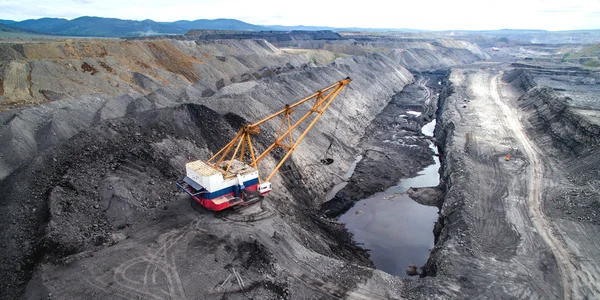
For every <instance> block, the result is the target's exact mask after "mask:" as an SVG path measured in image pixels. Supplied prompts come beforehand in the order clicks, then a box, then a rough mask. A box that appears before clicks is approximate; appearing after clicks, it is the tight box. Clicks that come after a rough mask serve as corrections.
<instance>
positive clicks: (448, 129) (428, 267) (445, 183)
mask: <svg viewBox="0 0 600 300" xmlns="http://www.w3.org/2000/svg"><path fill="white" fill-rule="evenodd" d="M448 75H449V74H448ZM442 83H443V87H442V91H441V92H440V95H439V98H438V105H437V111H436V112H435V117H436V126H435V130H434V137H435V145H436V146H437V148H438V154H439V160H440V169H439V171H438V172H439V174H440V184H439V187H440V189H441V190H442V192H443V193H444V194H446V193H447V191H448V189H449V188H450V186H451V185H452V178H451V174H452V172H455V171H454V164H453V161H452V159H451V158H450V155H451V154H449V153H448V152H447V151H446V149H448V148H449V146H448V143H449V142H450V139H449V137H450V136H452V134H453V131H454V124H453V123H452V122H449V121H447V120H446V118H444V117H443V112H444V110H445V109H446V105H447V101H448V98H449V97H450V96H452V94H453V92H454V90H453V87H452V82H450V80H444V81H442ZM442 205H443V203H442ZM445 219H446V218H445V216H444V215H443V214H441V213H440V214H439V217H438V220H437V222H436V223H435V225H434V228H433V240H434V245H435V248H434V249H433V251H432V252H431V253H432V254H431V255H430V256H429V259H428V260H427V262H426V263H425V265H424V266H423V268H422V272H421V277H431V276H436V275H437V271H438V270H437V261H436V259H437V257H436V255H435V254H436V253H437V249H438V241H439V240H440V238H441V237H442V234H443V233H444V237H442V238H447V237H448V232H447V231H446V232H443V228H444V225H445ZM440 244H441V243H440Z"/></svg>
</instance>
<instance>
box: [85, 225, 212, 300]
mask: <svg viewBox="0 0 600 300" xmlns="http://www.w3.org/2000/svg"><path fill="white" fill-rule="evenodd" d="M200 231H202V232H206V230H205V229H203V228H201V227H200V222H192V223H190V224H189V225H187V226H185V227H184V228H182V229H174V230H171V231H169V232H167V233H164V234H162V235H161V236H160V237H159V238H158V241H157V243H158V248H157V249H156V250H152V251H148V252H147V253H146V254H145V255H141V256H138V257H134V258H132V259H130V260H128V261H126V262H124V263H122V264H120V265H119V266H118V267H117V268H116V269H115V271H114V274H113V277H112V282H111V283H110V284H106V283H104V282H101V281H100V280H96V282H91V281H89V283H90V284H92V285H93V286H94V287H97V288H99V289H102V290H104V291H107V292H109V291H110V292H111V293H113V294H116V295H119V296H121V297H123V298H125V299H156V300H161V299H188V297H187V296H186V294H185V289H184V285H183V284H182V281H181V278H180V276H179V272H178V270H177V264H176V262H175V254H176V253H175V252H176V251H174V250H175V249H173V248H174V246H175V245H178V244H180V243H182V242H184V241H185V240H186V239H188V238H189V237H191V236H193V233H194V232H200ZM142 274H143V275H142ZM165 286H166V288H165ZM136 297H137V298H136Z"/></svg>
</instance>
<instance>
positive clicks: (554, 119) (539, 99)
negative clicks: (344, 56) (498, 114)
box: [519, 87, 600, 155]
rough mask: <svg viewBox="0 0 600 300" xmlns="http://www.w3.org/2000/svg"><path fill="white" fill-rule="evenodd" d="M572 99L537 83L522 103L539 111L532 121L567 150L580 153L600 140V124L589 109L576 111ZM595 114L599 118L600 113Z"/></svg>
mask: <svg viewBox="0 0 600 300" xmlns="http://www.w3.org/2000/svg"><path fill="white" fill-rule="evenodd" d="M569 101H570V99H569V98H568V97H561V96H559V95H557V94H556V93H555V92H554V91H553V90H552V89H551V88H548V87H535V88H532V89H530V90H529V91H528V92H527V93H526V94H525V95H523V96H521V98H519V106H521V107H523V108H524V109H526V110H533V111H535V113H534V114H532V116H531V117H530V119H529V121H530V123H531V124H532V125H533V126H534V127H535V128H536V129H537V130H539V131H542V132H545V133H546V134H548V135H550V136H551V137H552V139H553V140H554V142H555V144H556V146H557V147H558V148H561V149H563V150H565V152H567V153H573V154H575V155H579V154H582V153H583V152H586V151H589V150H593V149H596V148H597V147H598V145H599V144H600V124H598V123H597V122H594V121H593V120H592V119H588V116H586V115H584V114H585V112H575V111H574V110H575V109H574V108H572V107H570V106H569ZM592 113H593V112H592ZM594 114H597V113H594ZM592 118H596V119H598V117H597V116H594V117H592Z"/></svg>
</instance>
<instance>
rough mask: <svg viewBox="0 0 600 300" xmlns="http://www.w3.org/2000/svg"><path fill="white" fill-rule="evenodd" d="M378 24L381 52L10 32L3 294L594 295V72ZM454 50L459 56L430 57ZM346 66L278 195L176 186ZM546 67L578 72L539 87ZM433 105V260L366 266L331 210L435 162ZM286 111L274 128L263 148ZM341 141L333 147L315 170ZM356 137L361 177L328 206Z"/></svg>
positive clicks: (426, 195) (419, 194)
mask: <svg viewBox="0 0 600 300" xmlns="http://www.w3.org/2000/svg"><path fill="white" fill-rule="evenodd" d="M379 42H380V43H379V44H377V45H379V46H382V47H383V45H386V46H385V47H387V50H388V51H379V50H377V51H366V50H365V49H368V48H373V46H374V45H375V43H374V40H373V38H372V37H370V38H369V39H364V40H362V41H361V42H360V43H357V44H356V45H346V44H344V45H341V46H340V44H336V43H332V44H331V46H326V45H325V44H323V42H322V41H315V42H314V43H313V42H310V41H304V42H303V43H308V44H311V47H309V48H318V49H327V48H328V47H331V49H338V50H339V49H345V50H346V51H345V52H346V54H353V52H354V51H357V52H360V53H361V55H357V56H349V55H339V54H336V53H332V52H327V51H324V50H318V51H315V50H300V49H293V50H292V49H290V50H281V49H278V48H275V47H273V46H272V45H271V44H269V43H268V42H265V41H198V42H191V41H169V40H153V41H127V42H120V41H119V42H117V41H111V42H107V44H106V45H104V44H101V43H99V42H97V41H95V42H93V43H91V44H90V43H86V42H76V43H71V42H66V43H48V44H47V45H44V44H43V43H39V44H36V43H33V44H31V45H3V46H2V47H3V48H2V51H1V53H2V55H3V56H2V57H0V58H1V59H2V60H3V63H1V64H0V75H2V76H0V78H2V82H0V86H2V87H3V89H1V90H0V97H2V98H0V101H2V105H3V110H4V111H3V112H1V113H0V121H1V124H2V126H1V127H0V139H1V140H2V141H3V143H2V144H1V145H0V195H1V198H0V199H1V200H0V208H2V209H1V210H0V225H1V226H0V247H1V251H0V259H1V261H0V262H1V268H0V280H1V281H2V282H3V283H4V285H3V289H1V291H0V298H2V299H19V298H24V299H107V298H115V297H120V298H126V299H146V298H153V299H186V298H202V299H243V298H251V299H346V298H347V299H401V298H414V299H430V298H431V299H433V298H438V299H448V298H455V299H460V298H494V299H497V298H501V299H512V298H531V299H553V298H572V299H581V298H584V297H588V298H594V297H596V296H597V295H598V294H600V292H599V288H598V281H597V278H600V276H598V274H599V273H600V271H599V270H600V268H599V267H598V265H599V263H598V261H597V257H600V256H599V255H598V254H599V253H597V249H599V248H598V244H597V240H598V237H597V232H600V231H599V230H598V228H597V226H598V223H597V220H598V219H597V216H598V214H595V212H597V206H595V205H596V204H597V201H596V200H597V199H598V196H597V195H598V188H597V182H596V181H594V178H597V175H598V162H599V161H600V160H598V153H599V152H598V151H597V144H598V140H597V136H598V134H597V133H598V122H597V110H596V109H597V107H595V106H594V105H595V101H593V97H588V96H589V95H588V94H585V93H584V91H585V90H586V87H587V86H590V87H591V88H592V90H593V89H595V88H596V86H595V85H594V84H595V83H592V82H599V81H593V80H596V78H597V74H596V73H593V72H592V73H586V75H585V77H584V79H582V80H579V81H577V80H575V81H573V79H572V78H571V79H569V78H570V77H568V75H565V74H563V73H561V72H562V71H560V70H554V69H553V71H549V72H547V73H544V72H540V70H539V69H540V68H529V67H523V65H524V63H523V62H521V63H520V65H518V64H513V65H510V64H507V63H501V64H500V63H495V62H487V63H473V62H474V61H476V60H478V59H485V58H487V57H488V56H487V54H485V53H483V52H482V51H481V50H480V49H479V48H477V47H476V46H475V45H473V44H469V43H466V42H452V41H438V42H435V41H429V42H423V41H411V42H410V43H409V44H410V45H408V44H407V43H406V42H398V41H397V40H388V39H382V41H379ZM402 47H404V48H402ZM102 49H105V51H104V52H103V51H101V50H102ZM127 49H129V50H127ZM97 50H98V51H100V52H98V51H97ZM403 50H405V51H403ZM128 51H129V52H128ZM131 53H142V54H143V60H140V62H142V63H143V64H139V63H136V61H135V60H134V58H135V57H138V58H139V57H140V56H139V55H131ZM365 53H366V54H365ZM136 59H137V58H136ZM140 59H141V58H140ZM500 61H503V62H506V61H507V59H506V58H503V59H501V60H500ZM69 63H70V64H71V65H72V66H75V67H69V65H68V64H69ZM74 63H75V64H74ZM61 64H62V65H63V66H62V67H61V66H59V65H61ZM103 64H106V65H107V66H109V67H110V68H112V70H113V71H112V73H111V71H110V70H109V69H108V68H104V67H103ZM144 64H145V65H146V66H147V67H146V66H144ZM457 64H463V65H462V66H457ZM440 67H443V68H449V67H452V69H450V70H444V71H437V72H416V71H422V70H432V69H437V68H440ZM61 68H62V69H61ZM515 68H516V69H524V70H518V71H514V69H515ZM408 69H410V70H413V72H414V74H413V73H411V72H409V71H408ZM529 69H535V70H536V71H534V72H532V71H531V70H529ZM94 70H95V71H94ZM26 71H29V74H30V76H28V75H27V72H26ZM563 71H564V70H563ZM577 72H580V71H577ZM63 73H64V74H63ZM57 74H59V75H60V74H63V75H64V76H57ZM136 74H137V75H136ZM244 74H245V75H244ZM548 74H550V75H548ZM577 74H579V73H577ZM99 75H101V76H103V77H102V79H101V80H98V79H99V78H101V77H100V76H99ZM346 76H350V77H351V78H352V79H353V82H352V83H351V84H350V86H349V87H348V88H347V90H346V91H345V92H342V93H341V94H340V96H339V98H338V100H336V102H334V104H333V105H332V106H331V108H330V109H329V110H328V112H327V113H326V114H325V115H324V116H323V118H322V119H321V120H320V121H319V125H318V126H316V127H315V128H314V129H313V130H312V131H311V133H310V134H309V136H308V137H307V138H306V140H305V142H304V143H303V145H302V146H301V147H300V148H298V150H297V151H296V152H295V153H294V155H293V156H292V159H291V160H290V161H289V163H287V164H286V165H285V166H284V167H283V169H282V171H281V172H279V174H278V176H276V177H274V179H273V184H274V187H275V189H274V191H273V192H272V193H271V194H270V195H269V197H268V198H267V199H266V200H265V201H263V202H261V203H260V204H257V205H253V206H251V207H249V208H247V209H245V210H241V211H230V212H224V213H216V214H215V213H211V212H208V211H206V210H204V209H202V208H201V207H198V206H197V205H195V204H194V203H192V202H191V201H190V200H189V198H188V197H187V196H186V195H183V194H181V193H180V192H178V191H177V189H176V188H175V186H174V185H173V182H174V181H176V180H179V179H180V178H181V177H182V176H183V164H184V163H185V162H186V161H189V160H194V159H206V158H208V157H209V156H210V154H211V153H214V152H215V151H217V150H218V149H219V148H220V147H222V146H223V145H224V144H225V143H226V142H227V141H228V139H229V138H231V137H232V136H233V135H234V134H235V132H236V130H237V128H238V127H239V125H240V124H242V123H244V122H245V121H256V120H260V119H261V118H263V117H264V116H266V115H268V114H269V113H271V112H273V111H276V110H278V109H280V108H281V107H282V106H283V105H284V104H286V103H291V102H294V101H296V100H298V99H301V98H302V97H304V96H306V95H309V94H311V93H313V92H314V91H316V90H318V89H319V88H322V87H325V86H327V85H329V84H331V83H333V82H336V81H338V80H340V79H343V78H345V77H346ZM545 76H546V77H545ZM547 76H550V77H551V78H554V79H552V80H554V81H557V82H564V84H563V85H562V86H559V85H554V90H552V89H546V88H543V87H540V85H541V84H540V83H543V82H544V80H549V79H548V77H547ZM561 76H563V77H561ZM564 76H567V77H564ZM569 76H570V75H569ZM574 76H579V75H574ZM59 77H60V79H57V80H50V79H51V78H59ZM105 78H108V80H105ZM161 78H162V79H164V80H161ZM555 79H556V80H555ZM592 79H593V80H592ZM103 81H106V82H107V83H105V82H103ZM113 81H114V82H115V85H112V86H110V87H109V85H110V84H109V83H110V82H113ZM573 83H577V84H575V88H574V89H573V91H574V92H573V93H572V94H569V88H570V86H572V85H573ZM106 84H109V85H106ZM61 86H63V87H64V89H61ZM105 89H106V91H107V92H106V93H95V92H98V91H99V92H102V91H103V90H105ZM561 89H562V90H561ZM557 92H562V93H564V94H560V93H558V94H555V93H557ZM60 93H62V94H60ZM583 94H585V95H586V97H587V98H586V97H580V96H581V95H583ZM57 95H58V96H57ZM564 96H569V97H570V99H574V100H568V99H566V98H564ZM40 102H44V103H45V104H42V105H37V106H31V107H27V105H28V104H30V103H40ZM24 105H25V106H24ZM15 106H18V107H16V108H15ZM436 107H439V109H438V110H436ZM304 109H308V108H304ZM407 111H418V112H421V113H422V114H421V115H419V116H416V115H414V114H409V113H407ZM436 116H437V117H438V126H437V128H436V131H435V138H434V141H435V142H436V143H437V145H438V147H439V149H440V160H441V162H442V170H441V184H440V186H439V187H436V188H431V189H419V190H411V192H410V193H412V194H413V197H414V198H416V199H418V201H419V202H421V203H428V204H430V205H436V206H438V207H441V209H440V218H439V220H438V222H437V224H436V227H435V229H434V232H435V241H436V245H435V248H434V249H432V255H431V257H430V259H429V261H428V263H427V264H426V265H425V266H424V268H423V273H422V276H423V278H420V279H418V280H408V279H400V278H397V277H394V276H391V275H389V274H386V273H384V272H381V271H378V270H374V269H373V268H372V263H371V262H370V261H369V260H368V254H367V253H366V252H365V251H363V250H362V249H360V248H359V247H357V246H356V245H355V244H354V243H353V242H352V240H351V236H349V235H348V234H347V232H346V231H345V229H344V228H343V225H342V224H338V223H337V222H336V221H335V219H331V218H327V217H326V216H324V215H327V216H335V215H337V214H339V213H341V212H343V211H344V210H345V209H347V208H348V206H349V205H351V203H353V202H355V201H357V200H359V199H361V198H362V197H365V196H368V195H370V194H372V193H375V192H377V191H379V190H381V189H384V188H386V187H388V186H391V185H393V184H395V183H396V182H397V181H398V179H399V178H401V177H405V176H411V175H413V174H414V173H415V172H418V171H419V170H420V168H422V167H423V166H426V165H427V164H430V163H431V154H432V153H431V149H429V147H428V140H427V139H428V138H427V137H425V136H423V135H422V134H421V132H420V128H421V126H422V125H423V124H424V123H425V122H428V121H429V120H431V119H432V118H434V117H436ZM579 116H584V118H579ZM277 126H278V124H275V123H268V124H266V126H265V128H263V133H264V138H261V139H258V140H257V143H258V145H257V147H258V148H259V149H260V148H261V147H264V145H266V143H268V140H269V137H272V136H273V134H274V132H275V131H276V130H277ZM331 141H333V146H332V149H334V153H333V154H330V155H332V157H333V158H334V164H331V165H329V166H323V165H321V164H320V163H319V160H320V159H322V158H323V157H324V155H327V154H326V149H327V148H328V146H329V144H330V143H331ZM359 154H362V156H363V159H362V160H361V161H360V163H359V164H358V165H357V167H356V171H355V173H354V175H353V176H352V177H351V179H350V182H349V184H348V185H347V186H346V188H344V189H343V190H341V191H340V192H339V193H337V195H336V197H335V198H334V199H333V200H332V201H330V202H327V203H325V204H324V205H321V204H322V203H323V201H324V200H323V199H324V198H325V197H324V196H325V193H326V192H327V191H328V190H329V189H330V188H331V187H332V186H333V185H334V184H336V183H338V182H339V180H340V177H342V175H343V174H344V173H345V172H346V170H347V169H348V167H349V166H350V164H351V163H352V161H354V159H355V157H356V156H357V155H359ZM506 154H511V159H510V160H509V161H506V160H505V159H504V157H505V156H506ZM274 163H275V157H271V158H269V159H268V160H267V161H266V164H265V166H264V167H265V168H267V169H268V168H269V167H272V166H273V165H274ZM441 195H443V204H442V203H440V202H439V198H440V196H441Z"/></svg>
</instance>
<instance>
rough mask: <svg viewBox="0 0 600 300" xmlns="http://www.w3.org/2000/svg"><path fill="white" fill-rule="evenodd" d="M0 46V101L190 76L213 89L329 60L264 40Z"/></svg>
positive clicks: (142, 89)
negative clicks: (246, 77)
mask: <svg viewBox="0 0 600 300" xmlns="http://www.w3.org/2000/svg"><path fill="white" fill-rule="evenodd" d="M0 47H1V49H0V53H1V54H0V83H2V84H1V85H0V86H2V90H1V92H0V106H7V105H22V104H35V103H43V102H48V101H55V100H58V99H67V98H68V99H75V98H78V97H80V96H84V95H89V94H95V93H100V94H102V95H104V96H112V97H115V96H121V95H124V94H131V95H133V96H134V97H139V96H142V95H144V94H147V93H150V92H153V91H155V90H157V89H158V88H181V87H184V86H187V85H189V84H191V83H197V82H201V83H203V84H204V85H205V86H206V87H207V88H211V89H213V90H217V89H218V86H220V85H222V84H223V83H224V84H229V83H230V82H231V80H232V78H236V77H240V76H242V74H252V73H253V72H258V71H259V70H261V69H262V68H268V69H272V70H273V71H274V72H275V71H276V70H279V71H278V73H282V72H286V71H287V70H289V68H288V67H286V64H289V65H292V66H294V67H298V66H301V65H306V64H308V63H311V62H317V63H321V64H324V63H330V62H332V61H333V59H334V57H333V54H332V53H326V52H325V51H312V52H310V53H309V52H306V51H305V52H304V53H294V54H289V53H287V52H282V51H279V50H278V49H277V48H275V47H273V46H272V45H271V44H269V43H268V42H266V41H264V40H229V41H214V42H213V41H203V42H195V41H190V40H134V41H111V40H108V41H107V40H94V41H73V40H66V41H64V42H48V43H27V44H16V45H8V44H4V45H0ZM224 57H227V60H224V59H223V58H224ZM263 74H264V72H263ZM263 77H265V76H263Z"/></svg>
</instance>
